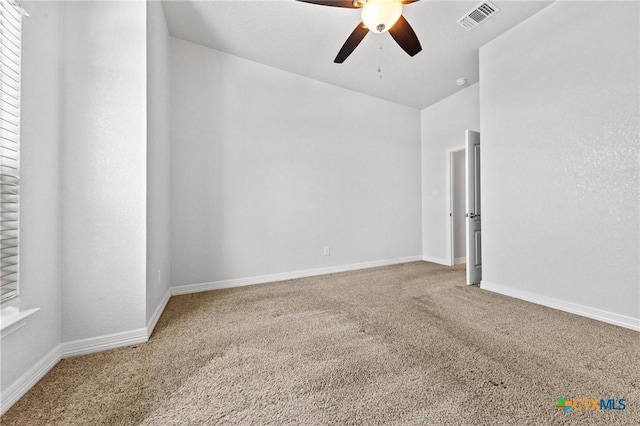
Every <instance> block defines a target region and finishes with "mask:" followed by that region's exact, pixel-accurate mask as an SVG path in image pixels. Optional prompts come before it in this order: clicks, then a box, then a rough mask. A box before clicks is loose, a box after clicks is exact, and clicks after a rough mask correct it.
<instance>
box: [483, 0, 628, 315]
mask: <svg viewBox="0 0 640 426" xmlns="http://www.w3.org/2000/svg"><path fill="white" fill-rule="evenodd" d="M639 7H640V4H639V3H638V2H555V3H553V4H552V5H550V6H548V7H547V8H545V9H543V10H542V11H541V12H540V13H538V14H536V15H535V16H533V17H532V18H531V19H529V20H527V21H525V22H523V23H521V24H520V25H518V26H516V27H515V28H513V29H512V30H510V31H508V32H507V33H505V34H504V35H502V36H500V37H498V38H497V39H495V40H494V41H492V42H491V43H489V44H487V45H486V46H484V47H483V48H482V49H481V50H480V81H481V82H482V84H481V86H480V110H481V112H482V128H481V130H482V161H483V166H482V193H483V199H482V203H483V219H482V226H483V247H482V250H483V260H484V266H483V280H482V286H483V287H484V288H489V289H493V290H495V291H500V292H503V293H507V294H512V295H516V296H519V297H523V298H529V299H532V300H533V299H535V300H537V301H540V302H545V303H547V304H556V305H557V306H559V307H561V308H564V309H577V310H580V311H582V312H583V313H587V314H590V315H591V316H595V317H599V318H602V319H609V320H610V321H612V322H616V321H619V322H622V323H626V324H627V325H629V324H635V326H636V327H637V326H638V318H639V316H640V314H639V310H640V299H639V289H640V286H639V283H640V273H639V268H640V266H639V265H640V263H639V262H638V259H639V257H640V250H639V239H638V223H639V197H638V194H639V185H638V178H639V173H638V169H639V149H640V141H639V140H638V139H639V133H640V116H639V114H638V111H640V102H639V93H638V87H640V69H639V54H640V45H639V38H638V34H639V32H640V24H639V20H638V14H639ZM569 17H570V18H569Z"/></svg>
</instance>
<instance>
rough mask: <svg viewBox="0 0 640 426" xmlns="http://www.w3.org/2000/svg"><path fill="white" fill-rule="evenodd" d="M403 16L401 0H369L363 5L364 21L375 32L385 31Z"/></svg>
mask: <svg viewBox="0 0 640 426" xmlns="http://www.w3.org/2000/svg"><path fill="white" fill-rule="evenodd" d="M400 16H402V3H400V0H368V1H367V2H366V3H365V4H364V6H362V15H361V18H362V23H363V24H364V25H365V26H366V27H367V28H368V29H369V31H373V32H374V33H383V32H385V31H389V29H390V28H391V27H392V26H393V24H395V23H396V22H398V19H400Z"/></svg>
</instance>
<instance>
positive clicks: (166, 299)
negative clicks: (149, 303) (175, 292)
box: [147, 288, 171, 339]
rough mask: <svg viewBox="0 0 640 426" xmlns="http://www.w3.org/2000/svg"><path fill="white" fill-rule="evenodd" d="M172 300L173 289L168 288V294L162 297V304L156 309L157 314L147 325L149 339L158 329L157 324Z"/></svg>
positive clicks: (154, 314) (155, 313)
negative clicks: (155, 329)
mask: <svg viewBox="0 0 640 426" xmlns="http://www.w3.org/2000/svg"><path fill="white" fill-rule="evenodd" d="M170 298H171V289H170V288H168V289H167V292H166V293H165V294H164V296H163V297H162V300H161V301H160V304H159V305H158V307H157V308H156V310H155V312H154V313H153V315H152V316H151V318H149V322H148V323H147V339H149V337H151V333H153V329H154V328H156V324H157V323H158V320H159V319H160V315H162V312H164V308H165V307H166V306H167V303H169V299H170Z"/></svg>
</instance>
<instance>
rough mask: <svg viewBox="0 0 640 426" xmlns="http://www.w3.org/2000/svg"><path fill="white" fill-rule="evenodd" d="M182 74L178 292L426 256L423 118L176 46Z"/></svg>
mask: <svg viewBox="0 0 640 426" xmlns="http://www.w3.org/2000/svg"><path fill="white" fill-rule="evenodd" d="M171 67H172V77H171V80H172V83H171V84H172V120H173V121H172V126H171V127H172V128H171V131H172V152H171V158H172V182H171V183H172V189H171V196H172V237H171V238H172V248H173V252H172V262H173V263H172V273H173V285H183V284H194V283H203V282H212V281H218V280H225V279H233V278H243V277H251V276H257V275H266V274H273V273H283V272H293V271H300V270H308V269H314V268H321V267H329V266H337V265H348V264H354V263H359V262H367V261H378V260H386V259H395V258H402V257H407V256H419V255H420V113H419V111H418V110H415V109H412V108H408V107H404V106H400V105H397V104H393V103H390V102H386V101H382V100H379V99H375V98H372V97H368V96H364V95H361V94H357V93H355V92H351V91H348V90H345V89H342V88H338V87H335V86H332V85H329V84H325V83H320V82H318V81H315V80H311V79H308V78H305V77H300V76H297V75H294V74H291V73H287V72H284V71H281V70H277V69H275V68H271V67H268V66H265V65H261V64H258V63H255V62H251V61H248V60H244V59H241V58H238V57H235V56H231V55H228V54H225V53H222V52H219V51H215V50H212V49H207V48H204V47H201V46H197V45H195V44H191V43H187V42H184V41H180V40H176V39H172V42H171ZM325 246H330V247H331V250H332V252H331V256H324V255H323V247H325Z"/></svg>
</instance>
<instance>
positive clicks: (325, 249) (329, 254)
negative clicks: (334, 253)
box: [324, 247, 331, 256]
mask: <svg viewBox="0 0 640 426" xmlns="http://www.w3.org/2000/svg"><path fill="white" fill-rule="evenodd" d="M324 255H325V256H331V247H325V248H324Z"/></svg>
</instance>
